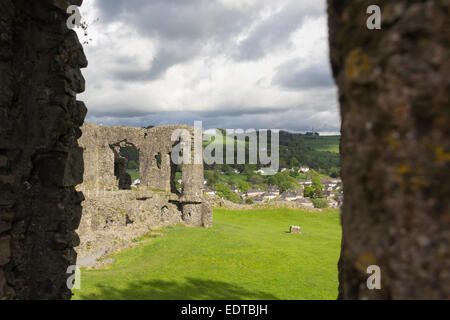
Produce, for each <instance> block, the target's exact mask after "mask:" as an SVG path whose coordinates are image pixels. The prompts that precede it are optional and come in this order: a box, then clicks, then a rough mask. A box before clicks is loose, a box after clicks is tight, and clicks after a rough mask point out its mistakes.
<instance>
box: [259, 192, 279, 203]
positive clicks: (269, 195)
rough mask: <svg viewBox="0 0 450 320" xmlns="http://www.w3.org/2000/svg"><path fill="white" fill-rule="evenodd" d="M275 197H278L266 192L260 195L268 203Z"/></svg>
mask: <svg viewBox="0 0 450 320" xmlns="http://www.w3.org/2000/svg"><path fill="white" fill-rule="evenodd" d="M277 197H278V196H277V195H275V194H273V193H270V192H266V193H264V194H263V195H262V198H263V200H269V201H270V200H275V199H276V198H277Z"/></svg>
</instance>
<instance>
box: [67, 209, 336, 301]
mask: <svg viewBox="0 0 450 320" xmlns="http://www.w3.org/2000/svg"><path fill="white" fill-rule="evenodd" d="M290 225H300V226H301V227H302V234H301V235H295V234H290V233H288V232H287V231H288V229H289V226H290ZM163 231H164V233H165V235H164V236H161V237H158V238H154V239H152V240H151V241H150V242H147V243H143V244H141V245H139V246H137V247H134V248H131V249H127V250H125V251H123V252H121V253H118V254H115V255H114V258H115V259H116V263H114V264H113V265H110V266H107V267H105V268H102V269H98V270H84V269H83V270H82V274H81V289H80V290H74V293H75V296H74V299H336V297H337V293H338V291H337V289H338V277H337V261H338V256H339V251H340V237H341V229H340V223H339V214H338V211H337V210H324V211H323V212H309V211H303V210H298V209H255V210H249V211H236V210H235V211H231V210H227V209H216V210H215V211H214V226H213V228H211V229H204V228H189V227H182V226H176V227H172V228H167V229H164V230H163Z"/></svg>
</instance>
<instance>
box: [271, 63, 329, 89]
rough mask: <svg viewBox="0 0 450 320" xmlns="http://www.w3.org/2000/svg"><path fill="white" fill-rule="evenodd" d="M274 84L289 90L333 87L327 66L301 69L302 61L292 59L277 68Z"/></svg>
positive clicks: (320, 65) (321, 65)
mask: <svg viewBox="0 0 450 320" xmlns="http://www.w3.org/2000/svg"><path fill="white" fill-rule="evenodd" d="M274 84H278V85H280V86H282V87H284V88H287V89H290V90H300V89H313V88H328V87H333V86H334V81H333V77H332V75H331V70H330V67H329V66H328V65H327V64H316V65H312V66H306V67H302V61H301V60H298V59H294V60H291V61H288V62H286V63H284V64H282V65H281V66H280V67H279V68H278V70H277V75H276V76H275V79H274Z"/></svg>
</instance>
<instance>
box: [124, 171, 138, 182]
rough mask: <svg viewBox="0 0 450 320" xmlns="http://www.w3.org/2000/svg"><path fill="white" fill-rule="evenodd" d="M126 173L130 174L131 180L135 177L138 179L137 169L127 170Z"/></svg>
mask: <svg viewBox="0 0 450 320" xmlns="http://www.w3.org/2000/svg"><path fill="white" fill-rule="evenodd" d="M127 173H128V174H129V175H130V177H131V182H133V181H134V180H136V179H140V174H139V171H134V170H127Z"/></svg>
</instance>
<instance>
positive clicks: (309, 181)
mask: <svg viewBox="0 0 450 320" xmlns="http://www.w3.org/2000/svg"><path fill="white" fill-rule="evenodd" d="M297 182H298V184H301V185H302V186H305V187H306V186H311V185H312V181H311V180H300V181H297Z"/></svg>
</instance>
